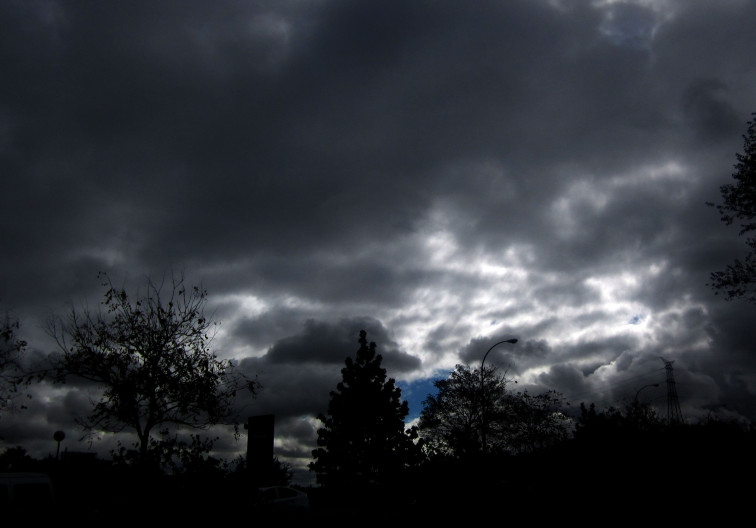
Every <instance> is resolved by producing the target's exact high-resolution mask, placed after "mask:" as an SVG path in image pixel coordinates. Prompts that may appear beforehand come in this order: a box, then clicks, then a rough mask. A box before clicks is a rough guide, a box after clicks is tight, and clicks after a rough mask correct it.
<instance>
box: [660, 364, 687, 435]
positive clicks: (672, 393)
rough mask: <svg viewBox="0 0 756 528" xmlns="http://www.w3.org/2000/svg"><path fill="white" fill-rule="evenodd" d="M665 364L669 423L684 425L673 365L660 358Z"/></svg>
mask: <svg viewBox="0 0 756 528" xmlns="http://www.w3.org/2000/svg"><path fill="white" fill-rule="evenodd" d="M659 359H661V360H662V361H663V362H664V368H665V369H666V370H667V422H668V423H669V424H670V425H672V424H681V423H683V417H682V411H681V410H680V400H678V399H677V388H676V387H675V375H674V373H673V372H672V363H674V361H667V360H666V359H664V358H663V357H660V358H659Z"/></svg>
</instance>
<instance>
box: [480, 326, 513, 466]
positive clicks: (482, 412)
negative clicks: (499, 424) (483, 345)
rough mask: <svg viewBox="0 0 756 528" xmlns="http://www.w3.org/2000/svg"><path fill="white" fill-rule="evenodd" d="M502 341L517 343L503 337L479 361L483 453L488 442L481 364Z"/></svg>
mask: <svg viewBox="0 0 756 528" xmlns="http://www.w3.org/2000/svg"><path fill="white" fill-rule="evenodd" d="M502 343H509V344H511V345H514V344H515V343H517V339H516V338H513V339H505V340H504V341H499V342H498V343H494V344H493V345H492V346H491V348H489V349H488V350H487V351H486V353H485V354H483V360H482V361H481V362H480V396H481V402H480V403H481V420H482V422H483V423H482V426H483V427H482V429H481V435H480V436H481V444H482V447H483V452H484V453H485V451H486V449H487V448H488V444H487V443H486V427H487V426H488V424H487V423H486V409H485V398H484V397H483V365H484V364H485V362H486V358H487V357H488V353H489V352H491V350H493V349H494V348H496V347H497V346H499V345H501V344H502Z"/></svg>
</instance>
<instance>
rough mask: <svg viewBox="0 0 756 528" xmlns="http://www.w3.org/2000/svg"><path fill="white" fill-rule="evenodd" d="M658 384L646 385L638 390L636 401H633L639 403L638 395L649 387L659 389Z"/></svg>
mask: <svg viewBox="0 0 756 528" xmlns="http://www.w3.org/2000/svg"><path fill="white" fill-rule="evenodd" d="M658 386H659V384H658V383H649V384H648V385H644V386H643V387H641V388H640V389H638V392H636V393H635V399H634V400H633V401H634V402H635V403H636V404H637V403H638V395H639V394H640V392H641V391H642V390H643V389H647V388H648V387H658Z"/></svg>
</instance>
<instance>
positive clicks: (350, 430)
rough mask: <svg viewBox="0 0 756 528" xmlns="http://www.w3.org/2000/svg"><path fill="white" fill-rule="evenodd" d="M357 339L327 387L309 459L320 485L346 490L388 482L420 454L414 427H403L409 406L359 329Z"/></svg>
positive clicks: (380, 359) (364, 333) (415, 461)
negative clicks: (339, 377)
mask: <svg viewBox="0 0 756 528" xmlns="http://www.w3.org/2000/svg"><path fill="white" fill-rule="evenodd" d="M358 342H359V344H360V347H359V350H358V351H357V356H356V358H355V359H352V358H347V359H346V366H345V367H344V368H343V369H342V370H341V374H342V377H343V379H342V381H341V382H340V383H338V385H337V386H336V390H335V391H332V392H331V401H330V403H329V405H328V416H324V415H323V414H320V415H318V419H319V420H320V421H321V422H323V427H321V428H320V429H319V430H318V446H319V447H318V448H317V449H315V450H314V451H313V459H314V460H313V462H312V463H310V470H311V471H314V472H315V473H316V476H317V480H318V483H319V484H321V485H323V486H327V487H331V488H340V489H350V490H351V491H355V490H361V489H365V488H371V487H376V486H381V485H383V484H390V483H391V482H393V481H394V479H396V478H397V477H398V476H399V474H400V473H401V472H402V471H403V470H404V469H407V468H409V467H410V466H412V465H413V464H415V463H417V462H418V461H419V457H420V448H419V446H417V445H416V444H415V442H414V440H415V439H416V438H417V433H416V431H415V430H414V428H413V429H411V430H409V431H405V424H404V418H405V417H406V416H407V414H408V413H409V406H408V404H407V402H406V401H403V400H402V399H401V389H399V388H398V387H396V386H395V381H394V379H392V378H388V379H387V377H386V369H384V368H382V367H381V361H382V359H383V358H382V357H381V355H380V354H377V353H376V345H375V343H373V342H371V343H370V344H368V342H367V335H366V332H365V331H364V330H362V331H360V338H359V341H358Z"/></svg>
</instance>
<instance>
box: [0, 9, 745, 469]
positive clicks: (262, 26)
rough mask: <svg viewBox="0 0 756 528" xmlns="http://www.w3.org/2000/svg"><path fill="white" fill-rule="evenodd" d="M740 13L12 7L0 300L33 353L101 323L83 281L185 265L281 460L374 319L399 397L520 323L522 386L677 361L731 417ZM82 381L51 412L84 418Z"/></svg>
mask: <svg viewBox="0 0 756 528" xmlns="http://www.w3.org/2000/svg"><path fill="white" fill-rule="evenodd" d="M754 19H756V5H755V4H753V3H751V2H724V3H718V4H716V5H714V4H712V3H711V2H706V1H698V0H696V1H690V0H687V1H685V2H658V3H656V2H611V3H604V4H602V3H600V2H588V1H545V0H544V1H538V0H528V1H513V2H500V1H476V2H474V3H471V4H470V5H464V6H463V5H461V4H459V3H458V2H449V1H440V2H439V1H433V2H429V1H419V2H401V1H398V0H397V1H394V0H391V1H388V2H350V1H346V0H338V1H337V0H333V1H322V2H296V1H290V2H289V1H278V2H267V1H254V2H213V3H209V2H199V1H189V2H180V3H178V2H129V3H127V4H116V3H107V2H77V3H67V2H56V1H53V0H49V1H45V0H39V1H24V2H21V1H10V2H5V3H3V5H2V7H0V57H1V58H2V60H1V61H0V68H1V70H2V71H1V72H0V73H1V74H2V78H3V79H4V82H3V83H2V85H0V171H1V173H2V174H3V178H4V183H6V185H5V186H4V192H5V194H4V198H5V200H4V207H3V208H2V213H0V214H2V217H1V218H0V237H1V239H2V245H3V252H2V255H1V256H0V273H2V276H3V283H2V287H0V302H2V305H3V307H4V308H5V307H6V306H7V307H9V308H11V309H13V310H14V311H15V312H16V313H18V315H19V317H20V318H21V320H22V321H21V322H22V329H23V330H24V331H25V332H26V334H25V337H27V338H28V340H29V341H30V343H31V347H32V349H34V350H35V351H39V352H40V353H47V352H49V351H51V350H53V349H54V346H52V345H50V344H49V341H46V340H45V335H44V332H43V331H42V330H41V329H42V324H41V323H40V320H42V319H44V317H46V316H47V315H49V313H50V311H53V312H58V311H59V310H63V309H65V307H66V306H68V305H69V303H73V304H74V305H79V304H80V303H82V302H88V303H89V305H90V306H94V305H95V303H97V302H98V301H99V299H100V298H101V295H102V291H101V289H100V285H99V283H98V281H97V272H98V271H108V272H110V273H111V275H112V276H113V278H114V279H115V281H116V282H120V281H121V280H124V281H127V282H128V283H129V284H131V283H132V282H133V281H137V280H139V279H140V278H141V277H143V276H145V275H149V276H153V277H154V276H162V275H163V274H164V273H169V272H170V270H176V271H185V272H186V275H187V280H188V282H190V283H202V284H203V285H204V286H205V287H207V289H208V293H209V304H210V305H211V309H212V311H213V315H214V318H215V319H216V320H218V321H219V322H221V326H220V331H219V333H218V335H217V337H216V341H215V342H214V343H213V344H214V346H215V348H216V351H217V352H218V353H219V354H221V355H222V356H224V357H233V358H235V359H236V360H237V361H238V362H239V367H240V369H242V370H243V371H244V372H245V373H247V374H249V375H251V376H255V375H257V376H258V377H259V379H260V381H261V383H262V384H263V389H262V391H261V392H260V394H259V395H258V398H257V399H251V398H246V399H244V401H240V402H238V409H237V410H238V411H239V413H241V414H242V415H243V414H245V413H247V412H249V413H250V414H258V413H259V414H262V413H264V412H274V413H275V414H276V416H277V422H276V423H277V432H279V433H280V437H279V444H278V445H279V446H280V448H281V449H282V450H285V451H286V452H287V453H290V454H292V456H293V455H294V454H298V455H297V456H299V457H306V456H307V454H308V453H309V451H308V447H306V446H311V445H312V442H313V439H314V434H315V433H314V425H313V423H312V418H313V416H314V413H317V412H323V411H324V410H325V409H326V408H327V401H328V392H329V391H330V390H333V389H334V387H335V384H336V383H337V382H338V379H339V371H340V368H341V367H340V366H341V365H342V364H343V361H344V359H345V357H347V356H349V355H353V354H354V352H355V351H356V349H357V343H356V340H357V337H358V332H359V330H360V329H361V328H365V329H366V330H367V331H368V339H369V340H374V341H376V343H377V345H378V351H379V353H381V354H382V355H383V357H384V366H385V367H386V368H387V371H388V375H389V376H393V377H396V378H397V379H401V380H402V381H408V382H409V381H411V380H414V379H418V378H424V377H428V376H431V375H435V374H436V373H437V372H439V371H441V372H443V371H444V370H445V369H448V368H452V367H453V365H454V364H455V363H457V362H469V363H470V364H471V365H477V364H478V362H479V361H480V360H481V359H482V354H483V353H485V351H486V350H487V349H488V347H490V345H491V344H493V343H495V342H496V341H497V340H498V339H500V338H501V339H506V338H508V337H514V336H516V337H518V338H519V339H520V341H519V342H518V344H517V345H514V346H511V345H501V348H502V349H501V350H496V351H495V352H492V353H491V355H490V356H489V358H488V359H487V361H491V363H492V364H494V365H498V366H506V365H510V366H511V372H512V373H513V374H516V375H517V376H518V377H520V378H522V379H520V383H521V384H523V385H522V386H527V387H531V388H532V389H533V390H542V389H548V388H554V389H557V390H562V391H563V392H564V394H565V395H567V396H568V397H570V398H572V396H574V395H581V394H582V395H583V397H584V398H591V397H596V398H599V397H600V398H602V401H604V400H606V401H610V400H611V398H613V397H625V396H626V395H627V394H632V393H633V392H634V391H635V390H637V385H638V384H640V385H641V386H642V385H643V384H644V383H649V381H647V378H646V376H649V375H650V374H649V373H650V372H653V375H656V376H658V375H659V374H661V375H662V380H663V374H664V372H663V363H662V362H661V361H660V360H659V356H660V355H669V356H671V357H673V358H674V359H675V361H676V362H675V367H676V369H678V370H679V376H680V379H681V384H680V393H681V398H682V397H683V396H682V395H683V394H685V395H686V398H690V400H689V402H690V403H689V404H688V403H686V405H687V407H686V409H691V410H692V409H693V408H694V407H695V408H697V409H699V410H700V409H702V408H704V407H706V406H708V407H709V408H718V409H722V408H727V409H728V411H729V412H732V413H733V414H739V415H742V416H747V415H748V413H749V412H752V411H753V409H752V405H753V404H752V403H751V402H752V401H753V392H754V390H753V386H754V382H753V378H752V374H751V373H752V372H753V370H752V359H751V355H750V351H751V350H752V345H751V343H752V342H753V336H752V335H750V334H751V332H750V330H749V328H750V327H751V325H750V323H749V320H748V317H749V314H751V313H752V311H749V308H747V307H744V306H743V305H742V304H735V303H725V302H723V301H721V300H720V299H718V298H717V297H715V296H713V295H712V292H711V291H710V289H709V288H708V286H707V285H706V282H707V281H708V274H709V273H710V272H711V271H713V270H716V269H721V268H722V267H724V266H725V265H726V264H727V263H728V262H729V261H730V260H731V259H732V258H734V257H735V256H738V255H741V254H742V250H743V241H742V240H741V239H739V238H738V236H737V234H736V233H734V232H732V231H730V230H728V229H727V228H726V227H725V226H723V225H721V223H720V222H719V219H718V215H717V214H716V211H715V210H714V209H713V208H707V207H706V206H705V205H704V203H705V202H706V201H712V200H716V199H717V196H718V193H719V186H720V185H722V184H723V183H727V182H728V178H729V176H730V174H731V172H732V170H731V169H732V164H733V163H734V161H735V157H734V156H735V152H736V151H738V150H739V149H740V148H741V146H742V140H741V134H742V133H743V131H744V129H745V122H746V120H747V119H748V117H749V116H750V113H751V112H752V111H754V108H753V104H754V102H753V93H754V87H756V72H754V71H753V68H752V67H751V65H752V57H753V56H754V53H756V49H755V48H754V39H753V37H752V28H751V26H752V20H754ZM504 347H507V348H506V349H504ZM678 370H676V372H678ZM635 376H638V378H635ZM653 379H655V380H658V378H653ZM682 380H685V383H682ZM662 383H663V381H662ZM687 383H689V384H690V385H689V388H690V391H688V390H687V389H688V387H686V385H685V384H687ZM71 387H72V388H74V389H76V387H77V385H72V386H71ZM82 389H83V387H82ZM684 389H685V390H684ZM662 393H663V389H662ZM81 394H82V392H79V391H77V390H73V391H72V392H71V396H70V398H71V400H68V399H66V400H61V401H63V402H64V403H60V401H57V400H56V402H57V403H54V404H53V403H49V402H48V403H49V405H50V406H51V408H52V407H54V408H55V413H54V414H55V415H60V416H66V417H70V416H73V415H74V414H76V413H78V412H79V411H83V410H85V409H84V407H85V406H84V405H83V404H82V403H83V402H82V400H79V399H76V398H78V397H79V396H81ZM643 394H644V396H650V393H647V392H645V391H644V393H643ZM693 394H696V395H706V398H703V397H700V398H699V397H698V396H696V397H695V398H694V397H693ZM736 402H737V403H736ZM36 404H37V402H35V405H36ZM39 405H41V407H35V408H34V411H33V413H30V415H33V416H34V417H35V418H34V419H33V420H32V419H30V421H34V420H37V418H36V417H38V416H40V415H39V414H38V413H40V412H42V411H43V408H42V407H44V406H43V405H42V404H41V403H40V404H39ZM46 405H47V404H46ZM49 420H50V423H49V425H50V426H51V427H53V426H54V427H63V425H62V422H58V421H56V420H55V419H54V418H53V417H52V416H50V417H49ZM34 423H35V424H39V425H41V424H43V423H44V421H43V420H42V419H41V418H40V419H39V420H38V421H34ZM53 424H54V425H53ZM59 424H60V425H59ZM31 429H32V428H30V430H31ZM35 431H36V430H35ZM35 434H36V433H35ZM40 434H42V433H41V432H40ZM48 436H49V435H48ZM25 438H26V437H25ZM224 438H225V437H224ZM233 445H234V444H233V443H232V442H230V441H229V443H227V444H224V445H223V447H222V448H223V449H230V450H231V449H233ZM295 458H296V457H295Z"/></svg>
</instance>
